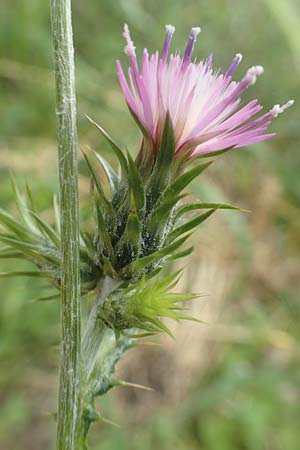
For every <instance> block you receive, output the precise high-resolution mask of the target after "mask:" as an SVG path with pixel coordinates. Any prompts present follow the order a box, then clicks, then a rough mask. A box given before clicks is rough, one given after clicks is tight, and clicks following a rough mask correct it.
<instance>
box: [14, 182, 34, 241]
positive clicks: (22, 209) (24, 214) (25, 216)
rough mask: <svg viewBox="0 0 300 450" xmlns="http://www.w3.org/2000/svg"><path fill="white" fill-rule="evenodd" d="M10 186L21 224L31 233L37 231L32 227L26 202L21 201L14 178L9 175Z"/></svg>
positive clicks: (32, 223)
mask: <svg viewBox="0 0 300 450" xmlns="http://www.w3.org/2000/svg"><path fill="white" fill-rule="evenodd" d="M11 185H12V189H13V192H14V198H15V202H16V205H17V208H18V210H19V213H20V216H21V219H22V221H23V223H24V224H25V225H26V226H27V227H28V228H29V229H31V230H32V231H33V232H36V231H37V228H36V226H35V225H34V222H33V221H32V218H31V217H30V214H29V209H28V205H27V204H26V202H25V201H24V200H23V198H22V196H21V193H20V191H19V189H18V186H17V183H16V180H15V178H14V177H13V176H12V175H11Z"/></svg>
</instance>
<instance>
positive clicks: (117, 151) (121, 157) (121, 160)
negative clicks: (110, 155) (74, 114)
mask: <svg viewBox="0 0 300 450" xmlns="http://www.w3.org/2000/svg"><path fill="white" fill-rule="evenodd" d="M86 118H87V119H88V120H89V121H90V122H91V123H92V124H93V125H95V127H96V128H98V130H99V131H100V132H101V134H102V136H104V137H105V139H106V140H107V142H108V143H109V145H110V146H111V148H112V150H113V151H114V153H115V155H116V156H117V158H118V160H119V163H120V166H121V170H122V179H125V178H126V175H127V161H126V158H125V156H124V154H123V151H122V150H121V148H120V147H119V146H118V145H117V144H116V143H115V141H114V140H113V139H112V138H111V137H110V136H109V134H108V133H107V132H106V131H105V130H104V129H103V128H102V127H101V126H100V125H99V124H98V123H97V122H95V121H94V120H93V119H91V118H90V117H89V116H88V115H86Z"/></svg>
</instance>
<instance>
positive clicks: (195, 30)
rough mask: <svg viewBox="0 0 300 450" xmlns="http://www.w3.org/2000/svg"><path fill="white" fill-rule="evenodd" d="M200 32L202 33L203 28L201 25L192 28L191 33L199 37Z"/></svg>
mask: <svg viewBox="0 0 300 450" xmlns="http://www.w3.org/2000/svg"><path fill="white" fill-rule="evenodd" d="M199 33H201V28H200V27H193V28H192V29H191V34H192V35H193V36H195V37H197V36H198V34H199Z"/></svg>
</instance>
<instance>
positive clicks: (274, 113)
mask: <svg viewBox="0 0 300 450" xmlns="http://www.w3.org/2000/svg"><path fill="white" fill-rule="evenodd" d="M283 111H284V110H283V109H282V107H281V106H280V105H274V106H273V108H272V109H271V111H270V113H271V114H272V116H273V117H277V116H278V114H281V113H283Z"/></svg>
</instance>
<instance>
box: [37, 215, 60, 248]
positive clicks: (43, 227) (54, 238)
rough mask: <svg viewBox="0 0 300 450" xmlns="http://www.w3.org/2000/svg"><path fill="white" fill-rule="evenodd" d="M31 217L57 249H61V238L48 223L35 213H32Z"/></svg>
mask: <svg viewBox="0 0 300 450" xmlns="http://www.w3.org/2000/svg"><path fill="white" fill-rule="evenodd" d="M30 215H31V217H33V219H34V220H35V222H36V224H37V226H38V227H39V230H40V231H41V232H42V233H43V234H44V235H45V236H47V237H48V238H49V239H50V240H51V241H52V242H53V244H54V245H55V246H56V247H57V248H60V239H59V236H58V235H57V234H56V232H55V231H54V230H53V228H52V227H51V226H50V225H49V224H48V223H47V222H45V221H44V220H43V219H42V218H41V217H40V216H38V215H37V214H36V213H35V212H34V211H30Z"/></svg>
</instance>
